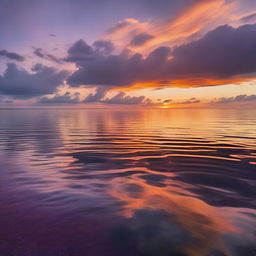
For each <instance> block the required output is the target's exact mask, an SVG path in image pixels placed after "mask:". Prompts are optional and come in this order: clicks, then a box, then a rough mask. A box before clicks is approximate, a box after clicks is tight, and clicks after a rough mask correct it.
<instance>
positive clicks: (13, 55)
mask: <svg viewBox="0 0 256 256" xmlns="http://www.w3.org/2000/svg"><path fill="white" fill-rule="evenodd" d="M0 57H5V58H7V59H10V60H16V61H24V60H25V58H24V57H23V56H21V55H20V54H18V53H15V52H9V51H7V50H0Z"/></svg>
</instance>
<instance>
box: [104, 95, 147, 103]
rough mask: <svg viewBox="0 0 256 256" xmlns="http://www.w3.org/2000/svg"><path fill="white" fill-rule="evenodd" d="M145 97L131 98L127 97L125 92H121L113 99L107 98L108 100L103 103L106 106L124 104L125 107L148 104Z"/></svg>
mask: <svg viewBox="0 0 256 256" xmlns="http://www.w3.org/2000/svg"><path fill="white" fill-rule="evenodd" d="M145 100H146V98H145V96H129V95H126V94H125V93H124V92H119V93H118V94H116V95H115V96H113V97H112V98H107V99H106V100H104V101H102V102H103V103H106V104H124V105H138V104H143V103H148V100H147V102H146V101H145Z"/></svg>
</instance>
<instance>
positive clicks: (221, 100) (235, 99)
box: [211, 94, 256, 104]
mask: <svg viewBox="0 0 256 256" xmlns="http://www.w3.org/2000/svg"><path fill="white" fill-rule="evenodd" d="M244 101H256V95H254V94H252V95H246V94H243V95H238V96H235V97H221V98H218V99H215V100H214V101H212V102H211V103H221V104H222V103H230V102H244Z"/></svg>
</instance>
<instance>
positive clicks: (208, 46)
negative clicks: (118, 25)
mask: <svg viewBox="0 0 256 256" xmlns="http://www.w3.org/2000/svg"><path fill="white" fill-rule="evenodd" d="M255 49H256V24H255V25H244V26H241V27H238V28H233V27H231V26H228V25H224V26H220V27H217V28H216V29H214V30H212V31H210V32H208V33H207V34H206V35H205V36H204V37H202V38H201V39H199V40H196V41H193V42H191V43H187V44H183V45H181V46H177V47H175V48H173V49H171V48H170V47H163V46H162V47H158V48H156V49H155V50H153V51H151V52H150V53H149V54H148V56H146V57H143V56H142V55H141V54H139V53H131V52H129V51H123V52H121V53H119V54H116V55H115V54H112V53H111V54H110V53H108V54H102V53H100V52H97V51H96V49H95V48H94V47H92V46H89V45H87V44H86V43H85V42H84V41H83V40H79V41H78V42H76V43H75V44H74V45H73V46H71V47H70V49H69V50H68V57H67V58H66V60H67V61H72V62H74V63H75V64H76V65H77V67H78V69H77V70H76V71H75V72H74V73H73V74H72V75H71V76H70V77H69V78H68V83H69V84H70V85H71V86H79V85H85V86H97V85H101V86H107V87H109V88H113V87H122V86H125V87H128V86H131V85H133V84H136V83H146V82H151V81H152V82H154V83H155V82H158V83H159V81H162V80H170V83H169V84H168V85H166V86H173V87H175V86H182V87H192V86H194V87H200V86H210V85H218V84H223V83H227V82H229V81H233V80H234V79H235V78H236V79H238V77H241V79H242V80H245V79H246V75H248V76H249V74H250V75H251V73H253V72H256V51H255ZM250 77H251V76H250ZM177 81H181V82H182V83H180V84H179V83H177ZM146 86H147V85H146Z"/></svg>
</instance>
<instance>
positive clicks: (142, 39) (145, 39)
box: [130, 33, 154, 46]
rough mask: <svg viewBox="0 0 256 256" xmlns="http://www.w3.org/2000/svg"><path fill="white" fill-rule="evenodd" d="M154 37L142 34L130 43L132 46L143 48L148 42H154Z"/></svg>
mask: <svg viewBox="0 0 256 256" xmlns="http://www.w3.org/2000/svg"><path fill="white" fill-rule="evenodd" d="M153 38H154V36H152V35H150V34H147V33H141V34H138V35H136V36H134V37H133V39H132V40H131V42H130V45H131V46H143V45H144V44H146V43H147V42H148V41H150V40H152V39H153Z"/></svg>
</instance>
